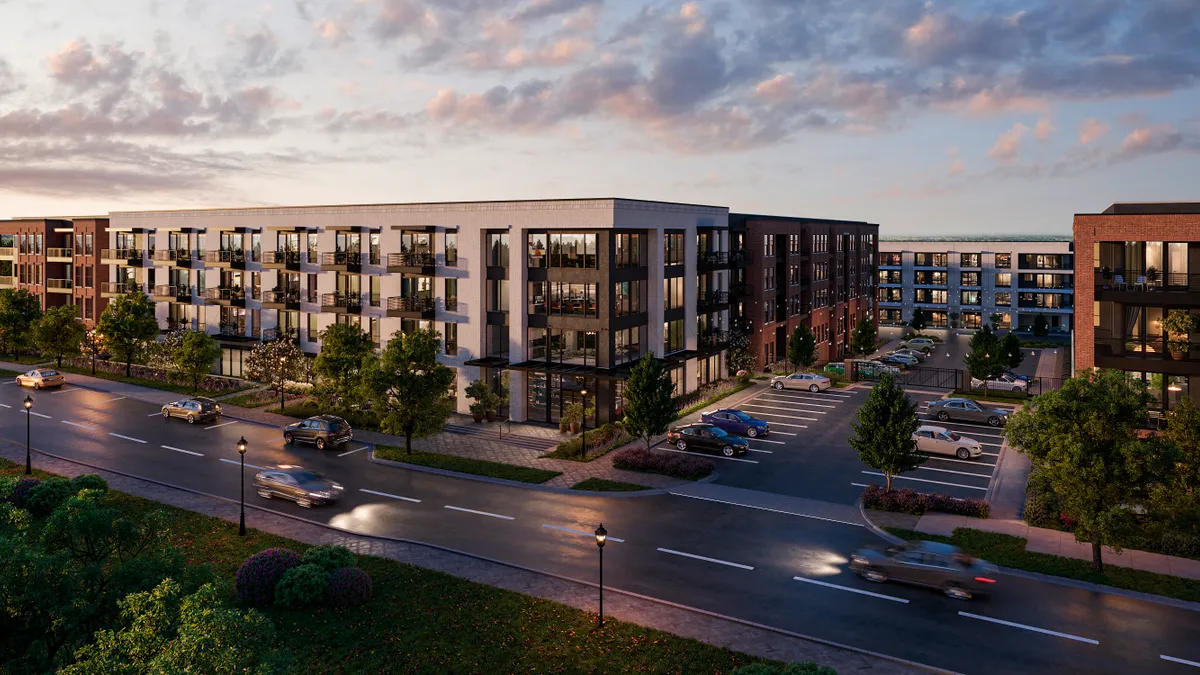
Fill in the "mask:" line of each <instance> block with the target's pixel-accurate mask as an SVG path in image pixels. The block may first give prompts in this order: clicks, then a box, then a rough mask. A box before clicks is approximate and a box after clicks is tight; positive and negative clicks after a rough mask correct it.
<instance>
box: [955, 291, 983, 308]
mask: <svg viewBox="0 0 1200 675" xmlns="http://www.w3.org/2000/svg"><path fill="white" fill-rule="evenodd" d="M959 304H963V305H978V304H980V302H979V291H961V293H960V300H959Z"/></svg>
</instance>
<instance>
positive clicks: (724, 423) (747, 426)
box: [700, 408, 771, 438]
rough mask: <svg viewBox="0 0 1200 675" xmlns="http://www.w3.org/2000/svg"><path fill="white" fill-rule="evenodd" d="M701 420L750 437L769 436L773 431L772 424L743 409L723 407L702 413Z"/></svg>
mask: <svg viewBox="0 0 1200 675" xmlns="http://www.w3.org/2000/svg"><path fill="white" fill-rule="evenodd" d="M700 421H701V422H704V423H705V424H711V425H713V426H714V427H720V428H722V429H724V430H725V431H727V432H729V433H731V434H742V435H744V436H749V437H750V438H758V437H759V436H767V435H769V434H770V433H771V425H770V424H768V423H767V422H765V421H763V420H760V419H758V418H757V417H755V416H753V415H750V414H748V413H744V412H742V411H741V410H734V409H732V408H722V409H721V410H710V411H708V412H706V413H700Z"/></svg>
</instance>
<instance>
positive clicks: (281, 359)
mask: <svg viewBox="0 0 1200 675" xmlns="http://www.w3.org/2000/svg"><path fill="white" fill-rule="evenodd" d="M286 365H287V357H286V356H281V357H279V412H283V406H284V405H286V403H285V402H284V400H283V371H284V367H285V366H286Z"/></svg>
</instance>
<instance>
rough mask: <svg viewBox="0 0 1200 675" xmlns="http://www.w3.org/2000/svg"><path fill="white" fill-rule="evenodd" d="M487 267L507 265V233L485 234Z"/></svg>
mask: <svg viewBox="0 0 1200 675" xmlns="http://www.w3.org/2000/svg"><path fill="white" fill-rule="evenodd" d="M487 261H488V263H487V264H488V266H489V267H508V233H507V232H489V233H488V235H487Z"/></svg>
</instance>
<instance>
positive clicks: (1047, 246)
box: [876, 238, 1075, 332]
mask: <svg viewBox="0 0 1200 675" xmlns="http://www.w3.org/2000/svg"><path fill="white" fill-rule="evenodd" d="M1073 248H1074V247H1073V245H1072V243H1071V241H1070V240H1068V239H1066V238H1064V239H1062V240H1061V241H1048V240H1044V239H1043V240H1037V241H1029V240H1019V239H1010V240H995V241H990V240H989V241H958V240H935V239H884V240H883V241H881V242H880V243H879V277H878V279H879V283H878V290H877V296H876V298H877V300H878V303H879V323H880V325H881V326H899V325H901V324H902V322H907V321H909V320H911V319H912V313H913V310H914V309H916V308H917V307H920V308H922V309H923V310H924V311H925V314H926V317H927V319H928V322H929V325H930V326H931V327H935V328H954V327H957V328H968V329H974V328H979V327H980V326H982V325H983V324H984V323H992V317H993V316H998V318H999V321H998V324H999V325H998V326H997V327H999V328H1010V327H1015V328H1017V329H1018V330H1029V329H1031V328H1032V327H1033V325H1034V322H1035V321H1036V317H1037V316H1038V315H1042V316H1044V317H1045V318H1046V325H1047V327H1048V328H1049V329H1050V330H1051V331H1053V332H1070V331H1071V327H1072V319H1071V317H1072V315H1073V313H1074V306H1075V301H1074V295H1075V293H1074V291H1075V278H1074V269H1073V267H1074V263H1073V260H1074V253H1073Z"/></svg>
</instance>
